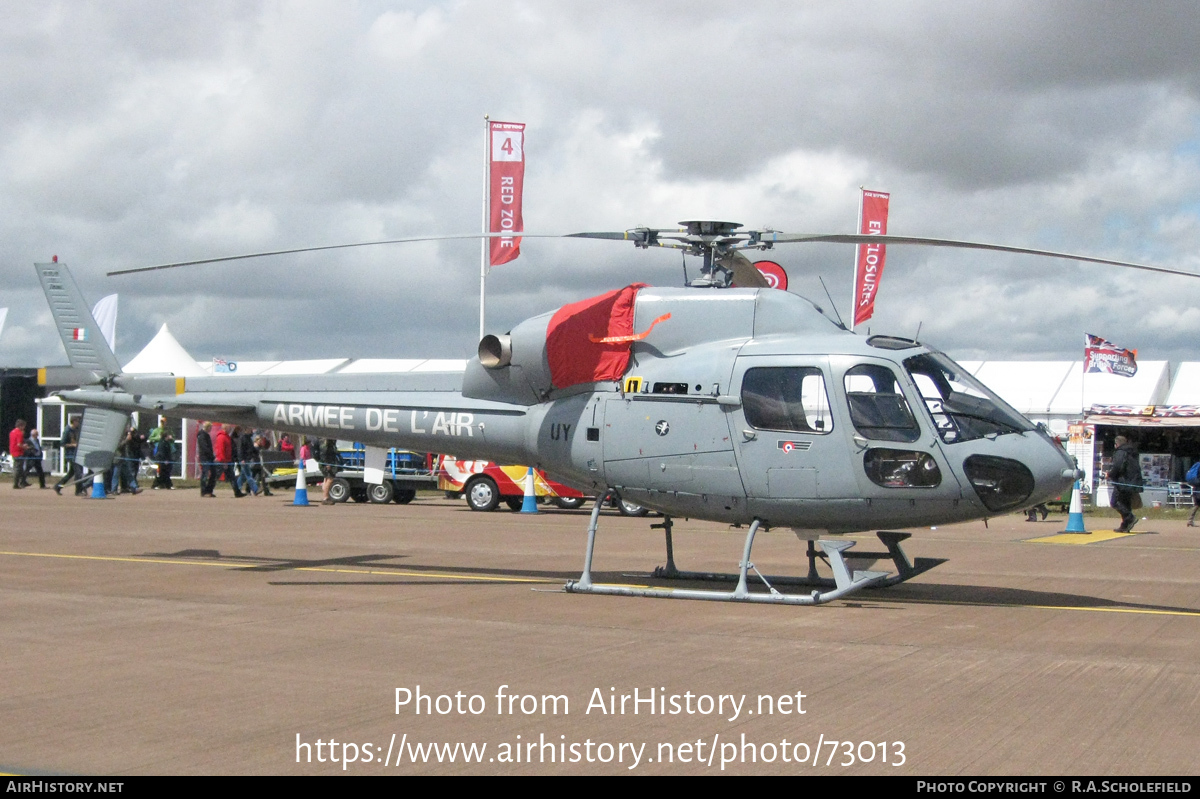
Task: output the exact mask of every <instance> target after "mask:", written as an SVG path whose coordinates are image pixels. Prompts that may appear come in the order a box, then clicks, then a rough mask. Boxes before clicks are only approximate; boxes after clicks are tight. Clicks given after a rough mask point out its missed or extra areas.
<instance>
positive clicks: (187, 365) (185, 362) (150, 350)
mask: <svg viewBox="0 0 1200 799" xmlns="http://www.w3.org/2000/svg"><path fill="white" fill-rule="evenodd" d="M125 371H126V372H129V373H131V374H173V375H176V376H179V377H200V376H202V375H204V374H206V372H205V371H204V369H203V368H202V367H201V366H200V364H198V363H196V359H195V358H193V357H192V356H191V355H188V353H187V350H185V349H184V348H183V346H182V345H181V344H180V343H179V342H178V341H176V340H175V337H174V336H172V335H171V331H170V330H168V329H167V326H166V325H165V324H164V325H163V326H162V327H161V328H159V331H158V333H157V334H156V335H155V336H154V338H152V339H150V343H149V344H147V345H146V346H145V348H144V349H143V350H142V351H141V352H139V353H138V354H137V355H136V356H134V358H133V360H131V361H130V362H129V363H127V364H125Z"/></svg>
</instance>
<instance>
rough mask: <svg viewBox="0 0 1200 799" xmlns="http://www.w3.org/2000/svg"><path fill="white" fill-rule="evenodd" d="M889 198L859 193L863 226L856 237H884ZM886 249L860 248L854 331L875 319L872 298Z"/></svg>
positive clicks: (875, 192)
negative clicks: (872, 318) (865, 234)
mask: <svg viewBox="0 0 1200 799" xmlns="http://www.w3.org/2000/svg"><path fill="white" fill-rule="evenodd" d="M890 198H891V195H890V194H887V193H885V192H882V191H868V190H866V189H863V190H862V222H861V223H860V224H859V228H858V232H859V233H868V234H872V235H886V234H887V218H888V201H889V199H890ZM886 254H887V248H885V247H884V246H883V245H882V244H860V245H858V247H857V248H856V258H855V263H854V324H853V325H852V327H857V326H858V325H861V324H862V323H863V322H865V321H867V320H868V319H870V318H871V317H872V316H874V315H875V295H876V293H878V291H879V279H880V278H881V277H883V261H884V257H885V256H886Z"/></svg>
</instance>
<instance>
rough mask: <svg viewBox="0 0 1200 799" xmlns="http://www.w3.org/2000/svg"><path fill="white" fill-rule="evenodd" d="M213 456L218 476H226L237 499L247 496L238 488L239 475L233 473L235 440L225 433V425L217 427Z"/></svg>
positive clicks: (214, 436)
mask: <svg viewBox="0 0 1200 799" xmlns="http://www.w3.org/2000/svg"><path fill="white" fill-rule="evenodd" d="M213 454H214V455H215V456H216V459H217V476H218V477H220V476H221V475H224V476H225V479H226V480H227V481H228V482H229V485H230V486H232V487H233V495H234V496H235V497H237V498H238V499H241V498H242V497H244V496H246V495H245V494H243V493H242V490H241V489H240V488H238V482H237V475H236V474H234V473H233V439H232V438H230V437H229V433H227V432H225V427H224V426H223V425H217V431H216V433H215V434H214V435H213ZM214 487H215V486H214Z"/></svg>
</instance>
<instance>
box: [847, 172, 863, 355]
mask: <svg viewBox="0 0 1200 799" xmlns="http://www.w3.org/2000/svg"><path fill="white" fill-rule="evenodd" d="M864 191H866V189H864V188H863V187H862V186H859V187H858V224H857V225H855V226H854V232H855V233H862V220H863V192H864ZM861 252H862V245H861V244H855V245H854V269H853V270H851V272H850V332H851V333H853V332H854V320H855V319H856V318H857V317H858V259H859V255H861Z"/></svg>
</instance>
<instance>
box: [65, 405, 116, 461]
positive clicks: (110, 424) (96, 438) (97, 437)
mask: <svg viewBox="0 0 1200 799" xmlns="http://www.w3.org/2000/svg"><path fill="white" fill-rule="evenodd" d="M128 427H129V414H127V413H124V412H122V411H113V410H109V409H107V408H84V410H83V424H82V425H80V426H79V449H78V450H77V451H76V453H75V461H76V463H81V464H83V465H84V466H86V467H87V468H89V469H91V470H92V471H93V472H102V471H104V470H105V469H107V468H108V467H109V466H112V464H113V453H114V452H115V451H116V449H117V445H118V444H120V443H121V439H122V438H123V437H124V436H125V431H126V429H128Z"/></svg>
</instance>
